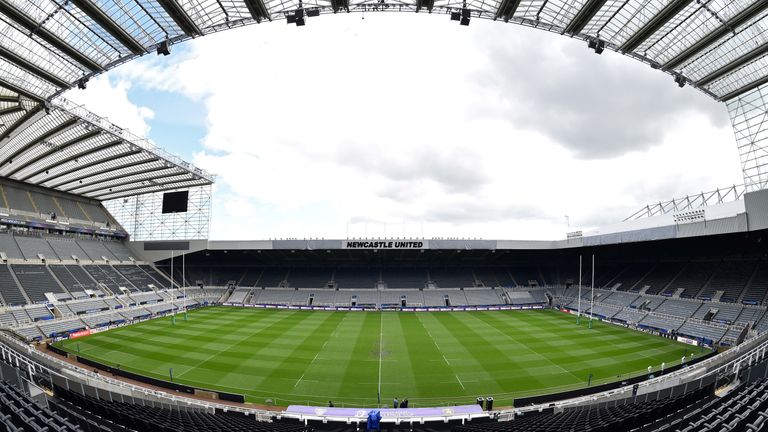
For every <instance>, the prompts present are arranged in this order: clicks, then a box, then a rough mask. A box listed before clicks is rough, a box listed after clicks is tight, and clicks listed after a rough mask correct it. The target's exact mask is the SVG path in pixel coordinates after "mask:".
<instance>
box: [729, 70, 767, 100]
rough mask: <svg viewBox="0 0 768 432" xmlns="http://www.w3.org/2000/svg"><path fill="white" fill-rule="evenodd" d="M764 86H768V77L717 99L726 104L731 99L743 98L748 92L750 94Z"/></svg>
mask: <svg viewBox="0 0 768 432" xmlns="http://www.w3.org/2000/svg"><path fill="white" fill-rule="evenodd" d="M764 84H768V75H766V76H764V77H762V78H760V79H758V80H757V81H752V82H751V83H749V84H747V85H745V86H743V87H740V88H737V89H736V90H734V91H732V92H730V93H726V94H724V95H723V96H720V97H719V98H717V100H719V101H720V102H725V101H727V100H730V99H733V98H735V97H738V96H741V95H743V94H744V93H746V92H748V91H750V90H754V89H756V88H758V87H760V86H761V85H764Z"/></svg>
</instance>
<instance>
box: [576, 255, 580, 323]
mask: <svg viewBox="0 0 768 432" xmlns="http://www.w3.org/2000/svg"><path fill="white" fill-rule="evenodd" d="M578 301H579V305H578V310H577V311H576V325H579V324H581V255H579V300H578Z"/></svg>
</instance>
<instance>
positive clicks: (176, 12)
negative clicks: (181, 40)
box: [157, 0, 203, 36]
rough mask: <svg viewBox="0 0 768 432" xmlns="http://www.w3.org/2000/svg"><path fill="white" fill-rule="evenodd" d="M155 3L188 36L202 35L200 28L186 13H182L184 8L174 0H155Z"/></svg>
mask: <svg viewBox="0 0 768 432" xmlns="http://www.w3.org/2000/svg"><path fill="white" fill-rule="evenodd" d="M157 2H158V3H159V4H160V7H162V8H163V9H164V10H165V12H166V13H167V14H168V16H170V17H171V19H173V22H175V23H176V25H177V26H179V28H180V29H181V30H182V31H183V32H184V33H186V34H187V35H188V36H202V35H203V32H202V31H201V30H200V27H198V26H197V24H195V22H194V21H193V20H192V18H190V17H189V15H187V12H185V11H184V8H182V7H181V6H180V5H179V4H178V3H177V2H176V0H157Z"/></svg>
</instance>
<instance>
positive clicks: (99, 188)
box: [75, 166, 186, 196]
mask: <svg viewBox="0 0 768 432" xmlns="http://www.w3.org/2000/svg"><path fill="white" fill-rule="evenodd" d="M167 169H169V168H168V167H166V166H159V167H155V169H153V170H144V171H147V172H141V173H139V172H137V173H131V174H129V176H134V175H139V174H148V173H151V172H157V171H163V170H167ZM184 174H186V173H179V172H175V171H174V172H172V173H165V174H157V175H153V176H149V177H147V178H143V179H141V180H126V181H123V182H119V183H115V184H113V185H107V186H101V185H100V184H103V183H106V182H107V181H111V180H116V179H119V178H120V177H126V176H125V175H123V176H120V177H114V178H111V179H109V180H102V181H99V182H97V183H95V184H96V185H97V186H96V187H95V188H91V189H87V190H83V191H80V192H76V193H77V194H78V195H85V194H92V193H94V192H99V191H104V190H108V191H109V192H112V189H114V188H119V187H122V186H128V185H132V184H135V183H141V182H148V181H150V180H159V179H165V178H169V177H178V176H180V175H184ZM141 186H142V187H147V185H145V184H143V185H141ZM75 189H76V190H79V189H81V188H80V187H78V188H75ZM96 195H97V196H98V195H105V194H103V193H99V194H96ZM106 195H108V194H106Z"/></svg>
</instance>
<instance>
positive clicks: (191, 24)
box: [0, 0, 768, 101]
mask: <svg viewBox="0 0 768 432" xmlns="http://www.w3.org/2000/svg"><path fill="white" fill-rule="evenodd" d="M464 4H465V5H466V9H467V10H468V11H469V12H470V14H471V16H472V17H480V18H489V19H494V20H503V21H508V22H515V23H519V24H523V25H528V26H533V27H537V28H543V29H546V30H550V31H553V32H557V33H561V34H565V35H569V36H574V37H578V38H581V39H585V40H589V41H592V42H593V43H594V44H595V46H594V47H597V45H598V44H599V45H601V46H602V45H604V46H605V47H606V48H609V49H613V50H616V51H620V52H623V53H625V54H627V55H629V56H632V57H635V58H637V59H640V60H642V61H644V62H647V63H648V64H650V65H651V66H653V67H655V68H659V69H662V70H664V71H667V72H669V73H672V74H674V75H675V76H676V77H679V79H681V80H685V82H687V83H689V84H691V85H694V86H696V87H698V88H699V89H701V90H702V91H704V92H705V93H707V94H709V95H711V96H712V97H714V98H715V99H718V100H721V101H725V100H728V99H732V98H734V97H736V96H739V95H740V94H743V93H744V92H747V91H749V90H751V89H754V88H755V87H758V86H760V85H762V84H766V83H768V72H767V69H766V65H768V57H767V56H768V38H766V34H767V33H768V30H767V29H766V28H767V27H766V23H768V17H767V15H768V2H766V1H764V0H708V1H701V0H467V1H466V3H462V2H459V1H458V0H404V1H380V0H374V1H368V0H360V1H357V2H355V1H349V0H307V1H303V2H302V1H300V0H68V1H65V0H35V1H29V0H0V28H1V29H2V32H0V70H1V71H2V74H0V85H3V86H4V87H6V88H8V89H10V90H13V91H14V92H15V93H18V94H21V95H23V96H25V97H28V98H30V99H33V100H39V101H40V100H45V99H49V98H51V97H52V96H54V95H57V94H59V93H60V92H61V91H62V90H65V89H68V88H71V87H73V86H76V85H78V81H79V80H81V79H83V78H84V77H85V78H87V77H89V76H92V75H94V74H98V73H101V72H103V71H106V70H108V69H111V68H113V67H115V66H116V65H119V64H121V63H123V62H125V61H127V60H130V59H131V58H134V57H137V56H141V55H143V54H145V53H147V52H152V51H155V50H157V49H158V47H161V46H162V45H163V44H164V43H170V44H172V43H176V42H179V41H182V40H185V39H188V38H192V37H197V36H202V35H205V34H208V33H213V32H216V31H219V30H222V29H227V28H232V27H238V26H242V25H246V24H249V23H253V22H262V21H264V20H269V21H272V20H277V19H282V18H285V17H286V16H291V17H295V15H294V12H295V10H296V9H298V8H303V9H304V10H305V11H306V12H307V15H308V16H312V15H314V14H315V13H327V12H338V11H356V10H359V11H362V10H367V11H374V10H386V11H415V12H418V11H422V12H440V13H450V12H456V11H460V10H461V9H462V8H463V7H464ZM81 83H82V82H81ZM681 83H682V81H681Z"/></svg>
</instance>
